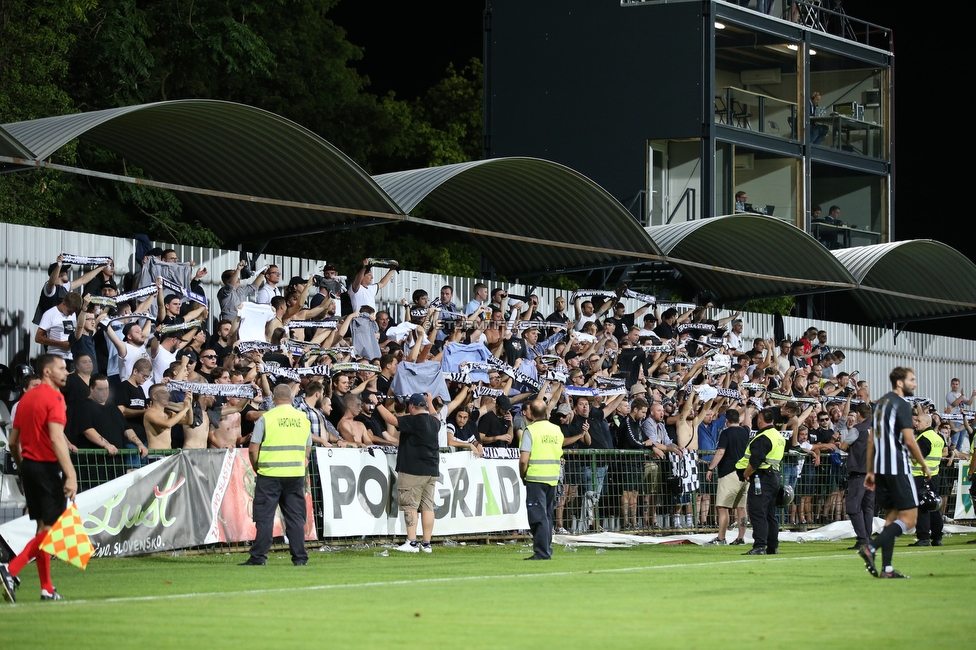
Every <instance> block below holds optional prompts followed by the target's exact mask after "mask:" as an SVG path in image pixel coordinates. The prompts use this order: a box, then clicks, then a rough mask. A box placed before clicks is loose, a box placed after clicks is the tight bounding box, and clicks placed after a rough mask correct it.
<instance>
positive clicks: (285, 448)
mask: <svg viewBox="0 0 976 650" xmlns="http://www.w3.org/2000/svg"><path fill="white" fill-rule="evenodd" d="M273 396H274V404H275V405H274V408H273V409H271V410H270V411H268V412H267V413H265V414H264V415H263V416H261V417H260V418H259V419H258V420H257V421H256V422H255V423H254V432H253V433H252V434H251V445H250V447H249V448H248V457H249V458H250V461H251V467H253V468H254V471H255V472H257V477H256V479H255V481H254V503H253V505H252V508H251V510H252V512H253V517H254V526H255V528H256V533H255V536H254V543H253V544H252V545H251V557H250V559H248V561H247V562H244V563H243V564H244V565H247V566H263V565H264V564H265V563H266V562H267V559H268V551H269V550H270V549H271V539H272V534H273V530H274V517H275V510H277V509H278V507H279V506H281V515H282V517H283V518H284V520H285V534H286V535H287V536H288V546H289V548H290V549H291V561H292V564H294V565H295V566H305V565H306V564H308V553H307V552H306V551H305V520H306V516H305V515H306V512H307V510H306V500H305V466H306V465H307V463H308V455H309V453H311V451H312V423H311V422H310V421H309V420H308V418H307V417H306V416H305V414H304V413H302V412H301V411H299V410H298V409H296V408H294V407H293V406H292V405H291V400H292V393H291V388H290V387H289V386H286V385H284V384H282V385H280V386H275V389H274V394H273Z"/></svg>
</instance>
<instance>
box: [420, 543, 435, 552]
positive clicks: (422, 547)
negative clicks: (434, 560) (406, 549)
mask: <svg viewBox="0 0 976 650" xmlns="http://www.w3.org/2000/svg"><path fill="white" fill-rule="evenodd" d="M419 546H420V551H421V552H422V553H433V552H434V549H433V548H431V545H430V542H420V544H419Z"/></svg>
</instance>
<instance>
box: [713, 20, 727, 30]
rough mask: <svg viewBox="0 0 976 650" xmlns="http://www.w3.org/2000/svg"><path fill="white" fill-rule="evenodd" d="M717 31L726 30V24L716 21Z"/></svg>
mask: <svg viewBox="0 0 976 650" xmlns="http://www.w3.org/2000/svg"><path fill="white" fill-rule="evenodd" d="M715 29H725V24H724V23H720V22H718V21H716V22H715Z"/></svg>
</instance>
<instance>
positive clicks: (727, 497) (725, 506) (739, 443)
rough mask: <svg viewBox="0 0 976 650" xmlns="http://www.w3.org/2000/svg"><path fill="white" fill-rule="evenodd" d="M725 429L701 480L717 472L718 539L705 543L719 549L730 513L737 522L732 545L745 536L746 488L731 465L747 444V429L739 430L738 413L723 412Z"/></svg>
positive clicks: (723, 541) (723, 542) (732, 411)
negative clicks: (736, 534)
mask: <svg viewBox="0 0 976 650" xmlns="http://www.w3.org/2000/svg"><path fill="white" fill-rule="evenodd" d="M725 416H726V419H727V420H726V421H727V422H728V424H729V426H728V427H727V428H726V429H725V430H723V431H722V433H721V434H719V438H718V447H717V451H716V452H715V456H714V457H713V458H712V460H711V462H710V463H709V466H708V473H707V474H706V475H705V480H707V481H711V480H712V472H713V471H715V470H716V469H717V471H718V490H717V494H716V496H715V506H716V507H717V508H718V537H716V538H715V539H714V540H712V541H711V542H709V544H710V545H713V546H723V545H725V544H727V543H728V542H727V541H726V539H725V536H726V533H727V532H728V529H729V520H730V518H731V515H732V513H733V511H734V512H735V513H736V521H737V522H738V529H737V530H738V536H737V537H736V539H735V540H734V541H733V542H732V544H733V545H741V544H744V543H745V541H744V537H745V535H746V509H745V506H744V505H743V504H744V503H745V500H746V488H747V487H748V485H747V484H746V483H745V482H743V481H740V480H739V475H738V474H737V473H736V471H735V464H736V462H738V460H739V459H740V458H742V455H743V454H745V453H746V446H748V444H749V428H748V427H743V426H739V412H738V411H737V410H735V409H729V410H728V411H726V412H725Z"/></svg>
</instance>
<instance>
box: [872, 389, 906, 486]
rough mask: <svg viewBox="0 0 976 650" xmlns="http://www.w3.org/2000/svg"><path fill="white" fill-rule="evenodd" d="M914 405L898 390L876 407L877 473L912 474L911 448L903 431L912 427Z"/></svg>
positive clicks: (875, 463)
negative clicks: (909, 453)
mask: <svg viewBox="0 0 976 650" xmlns="http://www.w3.org/2000/svg"><path fill="white" fill-rule="evenodd" d="M912 428H913V423H912V406H911V404H909V403H908V401H907V400H906V399H905V398H904V397H902V396H901V395H899V394H898V393H895V392H890V393H887V394H886V395H885V396H884V397H882V398H881V399H879V400H878V402H877V404H876V405H875V407H874V433H873V435H874V468H873V471H874V473H875V474H892V475H893V474H909V475H910V474H911V473H912V466H911V463H910V462H909V456H908V448H907V447H906V446H905V439H904V438H903V437H902V431H904V430H905V429H912Z"/></svg>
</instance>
